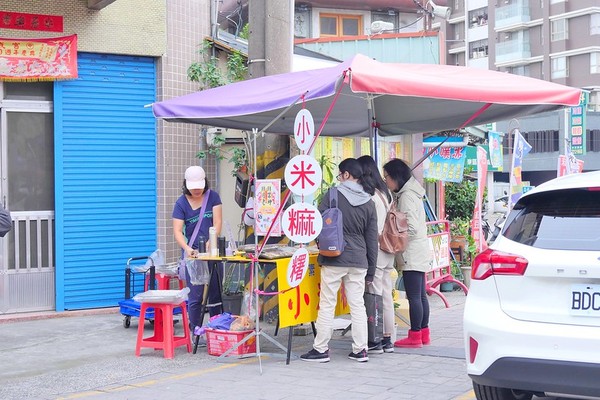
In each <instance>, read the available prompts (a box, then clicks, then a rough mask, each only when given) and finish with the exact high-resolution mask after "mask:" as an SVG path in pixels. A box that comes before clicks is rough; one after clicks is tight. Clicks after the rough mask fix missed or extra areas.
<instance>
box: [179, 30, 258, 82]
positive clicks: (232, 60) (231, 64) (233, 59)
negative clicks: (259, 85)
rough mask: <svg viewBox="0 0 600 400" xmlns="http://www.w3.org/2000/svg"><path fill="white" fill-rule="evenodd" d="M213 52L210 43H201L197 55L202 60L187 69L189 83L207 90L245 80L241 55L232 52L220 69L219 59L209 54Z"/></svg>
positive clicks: (246, 71)
mask: <svg viewBox="0 0 600 400" xmlns="http://www.w3.org/2000/svg"><path fill="white" fill-rule="evenodd" d="M213 51H214V50H213V49H212V44H211V42H209V41H207V40H205V41H204V42H202V48H201V49H200V50H199V52H198V53H199V54H200V55H201V56H202V58H203V60H202V61H199V62H195V63H192V64H191V65H190V66H189V67H188V70H187V75H188V79H189V80H190V81H192V82H198V83H200V84H202V89H209V88H215V87H218V86H223V85H226V84H228V83H231V82H237V81H242V80H244V79H246V74H247V73H248V67H247V66H246V57H245V56H244V55H243V54H242V53H240V52H239V51H237V50H233V51H232V52H231V53H229V54H228V55H227V62H226V63H225V65H224V67H225V68H222V66H221V61H220V60H219V58H218V57H216V56H215V55H214V53H213V54H212V55H211V54H210V53H211V52H213ZM224 69H226V71H224Z"/></svg>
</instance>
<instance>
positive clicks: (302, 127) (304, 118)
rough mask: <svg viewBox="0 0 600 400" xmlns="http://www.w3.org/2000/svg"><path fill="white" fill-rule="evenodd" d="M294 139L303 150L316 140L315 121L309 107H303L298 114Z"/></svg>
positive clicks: (295, 121)
mask: <svg viewBox="0 0 600 400" xmlns="http://www.w3.org/2000/svg"><path fill="white" fill-rule="evenodd" d="M294 139H296V144H297V145H298V148H299V149H300V150H301V151H307V150H308V149H309V148H310V146H311V145H312V144H313V141H314V140H315V121H314V120H313V117H312V114H311V113H310V111H308V110H307V109H302V110H300V111H298V114H296V119H295V120H294Z"/></svg>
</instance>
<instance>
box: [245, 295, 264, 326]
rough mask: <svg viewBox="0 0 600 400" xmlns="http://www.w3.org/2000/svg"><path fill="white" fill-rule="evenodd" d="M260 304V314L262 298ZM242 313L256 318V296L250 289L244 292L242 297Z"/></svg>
mask: <svg viewBox="0 0 600 400" xmlns="http://www.w3.org/2000/svg"><path fill="white" fill-rule="evenodd" d="M258 304H259V306H258V308H259V309H258V315H260V308H261V307H262V300H259V303H258ZM240 314H241V315H247V316H248V317H250V319H252V320H254V319H255V318H256V296H255V295H254V293H252V292H251V291H249V290H246V291H245V292H244V297H243V298H242V312H240Z"/></svg>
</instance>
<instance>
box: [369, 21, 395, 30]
mask: <svg viewBox="0 0 600 400" xmlns="http://www.w3.org/2000/svg"><path fill="white" fill-rule="evenodd" d="M393 29H394V24H393V23H392V22H385V21H373V23H371V33H381V32H384V31H391V30H393Z"/></svg>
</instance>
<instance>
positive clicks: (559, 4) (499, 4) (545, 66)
mask: <svg viewBox="0 0 600 400" xmlns="http://www.w3.org/2000/svg"><path fill="white" fill-rule="evenodd" d="M449 6H450V7H451V8H452V13H451V16H450V18H449V19H448V21H447V23H445V24H442V26H441V27H440V29H441V31H442V33H443V35H444V36H445V43H446V45H445V46H446V63H447V64H450V65H466V66H469V67H474V68H490V69H495V70H498V71H503V72H507V73H512V74H518V75H525V76H530V77H533V78H537V79H543V80H547V81H551V82H556V83H560V84H564V85H568V86H573V87H580V88H586V89H588V90H589V91H590V93H589V99H588V103H587V108H586V111H587V113H586V132H585V133H586V134H585V139H584V140H585V144H586V152H585V154H583V155H578V156H577V157H578V158H580V159H581V160H583V161H584V162H585V165H584V170H596V169H600V4H599V3H598V2H597V0H573V1H565V0H497V1H489V2H488V1H487V0H453V1H451V4H449ZM566 118H567V119H568V115H566ZM515 127H518V128H519V129H520V131H521V132H522V133H523V135H524V136H525V138H526V139H527V140H528V141H529V143H530V144H531V145H532V146H533V150H532V152H531V153H530V155H529V156H528V157H526V159H525V161H524V168H523V169H524V173H523V175H524V180H529V181H530V182H531V183H532V184H534V185H535V184H539V183H541V182H543V181H545V180H547V179H550V178H552V177H554V176H556V167H557V158H558V155H559V154H564V149H565V143H566V141H565V113H563V112H555V113H548V114H542V115H537V116H533V117H529V118H521V119H519V120H518V121H500V122H498V123H497V126H496V129H497V130H498V131H501V132H510V131H511V130H512V129H513V128H515ZM509 144H510V143H509V140H508V137H506V140H505V147H508V145H509ZM506 150H509V149H508V148H507V149H506ZM505 154H508V152H505ZM504 164H505V168H504V170H505V171H506V170H507V169H508V166H509V157H508V156H505V163H504ZM496 178H497V180H503V181H506V180H507V179H508V176H507V173H504V174H501V173H497V174H496Z"/></svg>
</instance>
